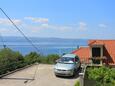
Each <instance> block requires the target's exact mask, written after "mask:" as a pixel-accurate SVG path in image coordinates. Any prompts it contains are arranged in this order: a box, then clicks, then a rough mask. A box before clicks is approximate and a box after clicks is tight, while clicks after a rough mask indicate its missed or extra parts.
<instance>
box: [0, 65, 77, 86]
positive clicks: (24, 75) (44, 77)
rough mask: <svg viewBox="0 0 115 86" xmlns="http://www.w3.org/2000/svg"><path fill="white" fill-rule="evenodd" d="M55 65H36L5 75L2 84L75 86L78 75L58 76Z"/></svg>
mask: <svg viewBox="0 0 115 86" xmlns="http://www.w3.org/2000/svg"><path fill="white" fill-rule="evenodd" d="M53 67H54V65H45V64H39V65H34V66H32V67H29V68H27V69H24V70H21V71H18V72H15V73H13V74H10V75H8V76H5V77H3V79H0V86H74V84H75V82H76V81H77V80H78V76H76V77H56V76H55V75H54V72H53ZM36 69H37V71H36ZM34 73H36V75H35V80H31V79H33V77H34ZM29 79H30V80H29Z"/></svg>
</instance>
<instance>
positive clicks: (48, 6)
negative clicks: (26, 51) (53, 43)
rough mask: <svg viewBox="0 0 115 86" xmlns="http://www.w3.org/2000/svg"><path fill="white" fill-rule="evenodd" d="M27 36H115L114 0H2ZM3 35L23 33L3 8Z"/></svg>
mask: <svg viewBox="0 0 115 86" xmlns="http://www.w3.org/2000/svg"><path fill="white" fill-rule="evenodd" d="M0 8H2V9H3V10H4V11H5V12H6V14H7V15H8V16H9V17H10V18H11V19H12V21H13V22H14V23H15V24H16V25H17V26H18V27H19V28H20V30H21V31H23V33H24V34H25V35H26V36H27V37H56V38H80V39H115V0H0ZM0 34H1V35H3V36H22V35H21V34H20V33H19V32H18V31H17V30H16V28H15V27H14V26H13V25H12V24H11V23H10V22H9V20H8V19H7V18H6V17H5V15H4V14H3V13H2V12H1V11H0Z"/></svg>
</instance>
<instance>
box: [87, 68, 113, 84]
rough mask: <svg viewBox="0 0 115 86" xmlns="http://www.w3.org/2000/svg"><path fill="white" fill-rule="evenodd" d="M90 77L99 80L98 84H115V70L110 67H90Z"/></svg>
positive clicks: (88, 73)
mask: <svg viewBox="0 0 115 86" xmlns="http://www.w3.org/2000/svg"><path fill="white" fill-rule="evenodd" d="M87 75H88V78H89V79H93V80H95V81H96V82H97V85H96V86H114V85H115V70H113V69H111V68H108V67H104V66H103V67H99V68H89V69H87Z"/></svg>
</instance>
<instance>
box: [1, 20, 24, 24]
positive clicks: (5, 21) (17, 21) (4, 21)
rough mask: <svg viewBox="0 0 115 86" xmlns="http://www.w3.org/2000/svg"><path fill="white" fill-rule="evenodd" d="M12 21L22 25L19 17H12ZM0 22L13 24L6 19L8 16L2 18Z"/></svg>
mask: <svg viewBox="0 0 115 86" xmlns="http://www.w3.org/2000/svg"><path fill="white" fill-rule="evenodd" d="M12 21H13V22H14V23H15V24H16V25H20V24H22V21H21V20H19V19H12ZM0 24H2V25H11V24H12V23H11V22H10V21H9V20H8V19H6V18H0Z"/></svg>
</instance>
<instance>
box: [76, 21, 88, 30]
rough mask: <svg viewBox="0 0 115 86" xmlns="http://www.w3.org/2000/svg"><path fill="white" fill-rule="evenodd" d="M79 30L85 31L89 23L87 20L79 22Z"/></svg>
mask: <svg viewBox="0 0 115 86" xmlns="http://www.w3.org/2000/svg"><path fill="white" fill-rule="evenodd" d="M78 28H79V30H81V31H84V30H86V29H87V24H86V23H85V22H79V26H78Z"/></svg>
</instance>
